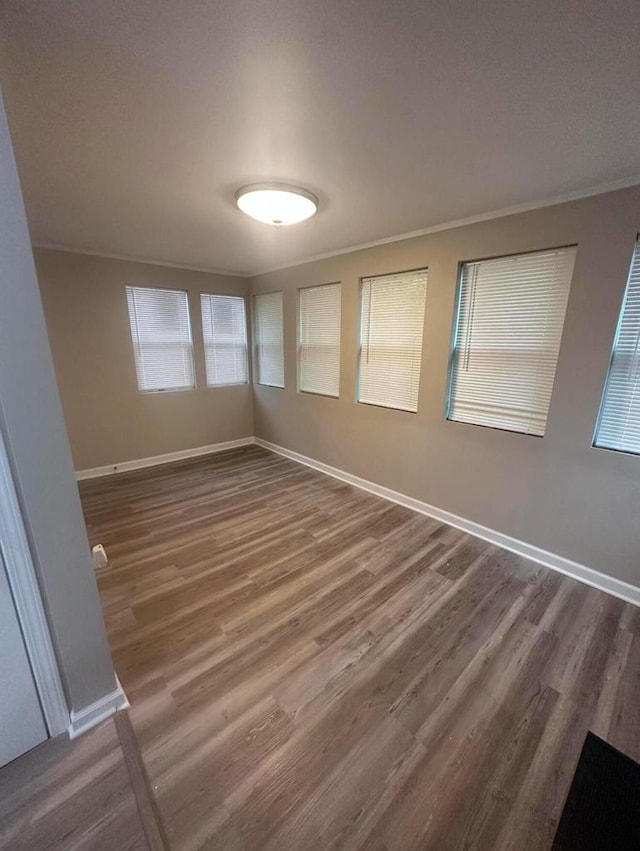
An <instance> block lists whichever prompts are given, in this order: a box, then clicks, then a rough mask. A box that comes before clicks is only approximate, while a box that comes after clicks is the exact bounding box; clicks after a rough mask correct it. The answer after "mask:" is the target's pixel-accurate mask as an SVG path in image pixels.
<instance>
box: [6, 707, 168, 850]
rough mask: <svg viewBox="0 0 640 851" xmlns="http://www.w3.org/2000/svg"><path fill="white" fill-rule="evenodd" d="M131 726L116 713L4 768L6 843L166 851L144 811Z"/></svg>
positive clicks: (30, 846) (35, 847) (13, 846)
mask: <svg viewBox="0 0 640 851" xmlns="http://www.w3.org/2000/svg"><path fill="white" fill-rule="evenodd" d="M118 728H119V729H118ZM129 729H130V724H129V721H128V719H127V714H126V713H124V712H123V713H118V716H117V722H115V723H114V720H113V719H109V720H108V721H105V722H104V723H103V724H101V725H100V726H99V727H97V728H96V729H95V730H92V731H91V732H90V733H88V734H86V735H85V736H82V737H81V738H79V739H76V740H75V741H69V739H68V737H67V736H65V735H63V736H58V737H57V738H56V739H52V740H50V741H48V742H44V744H42V745H40V746H39V747H37V748H34V750H32V751H29V753H27V754H25V755H24V756H22V757H20V759H17V760H14V761H13V762H11V763H9V765H6V766H4V767H3V768H2V769H0V848H2V849H7V851H9V849H10V851H98V849H100V851H102V849H109V851H111V849H113V851H167V849H168V845H166V844H162V835H161V828H160V827H159V826H158V824H157V822H156V821H155V817H154V816H153V815H150V814H146V816H145V814H142V813H141V810H140V802H141V800H145V799H146V798H147V797H148V792H147V790H146V789H145V788H144V786H145V781H144V769H143V768H141V766H140V761H139V760H138V759H137V756H136V753H135V750H132V749H131V747H130V746H129V745H128V743H127V741H126V740H125V741H123V734H126V733H127V731H128V730H129ZM120 731H122V732H120ZM119 733H120V735H119ZM121 742H122V745H121ZM134 781H135V782H134Z"/></svg>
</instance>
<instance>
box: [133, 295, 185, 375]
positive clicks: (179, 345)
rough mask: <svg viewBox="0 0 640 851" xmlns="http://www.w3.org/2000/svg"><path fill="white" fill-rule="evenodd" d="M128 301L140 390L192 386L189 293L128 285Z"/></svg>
mask: <svg viewBox="0 0 640 851" xmlns="http://www.w3.org/2000/svg"><path fill="white" fill-rule="evenodd" d="M127 304H128V306H129V322H130V324H131V339H132V341H133V351H134V355H135V362H136V374H137V376H138V387H139V388H140V390H143V391H147V392H152V391H159V390H189V389H192V388H193V387H194V386H195V380H194V371H193V344H192V342H191V325H190V323H189V302H188V299H187V294H186V292H184V290H160V289H152V288H150V287H127Z"/></svg>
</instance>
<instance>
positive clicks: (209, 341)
mask: <svg viewBox="0 0 640 851" xmlns="http://www.w3.org/2000/svg"><path fill="white" fill-rule="evenodd" d="M200 308H201V310H202V336H203V339H204V358H205V366H206V371H207V387H220V386H222V385H225V384H226V385H229V384H246V383H247V381H248V380H249V372H248V367H247V320H246V315H245V306H244V298H242V296H236V295H208V294H206V293H202V294H201V295H200Z"/></svg>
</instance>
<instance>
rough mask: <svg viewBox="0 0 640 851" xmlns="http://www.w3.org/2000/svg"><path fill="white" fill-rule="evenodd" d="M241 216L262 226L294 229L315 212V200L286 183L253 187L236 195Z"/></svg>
mask: <svg viewBox="0 0 640 851" xmlns="http://www.w3.org/2000/svg"><path fill="white" fill-rule="evenodd" d="M236 203H237V204H238V207H239V208H240V209H241V210H242V212H243V213H246V214H247V216H251V218H252V219H257V221H259V222H264V224H266V225H275V226H276V227H280V226H281V225H295V224H297V223H298V222H303V221H304V220H305V219H308V218H310V216H313V214H314V213H315V212H316V210H317V209H318V199H317V198H316V196H315V195H312V194H311V192H307V190H306V189H300V187H299V186H288V185H287V184H286V183H254V184H252V185H251V186H243V187H242V189H238V191H237V192H236Z"/></svg>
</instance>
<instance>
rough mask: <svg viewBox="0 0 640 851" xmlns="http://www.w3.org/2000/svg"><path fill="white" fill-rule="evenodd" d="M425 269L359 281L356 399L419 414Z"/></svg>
mask: <svg viewBox="0 0 640 851" xmlns="http://www.w3.org/2000/svg"><path fill="white" fill-rule="evenodd" d="M426 295H427V270H426V269H420V270H418V271H416V272H402V273H399V274H397V275H382V276H380V277H376V278H363V280H362V293H361V303H360V363H359V377H358V401H359V402H364V403H366V404H369V405H381V406H383V407H385V408H397V409H399V410H401V411H417V410H418V388H419V383H420V364H421V360H422V333H423V326H424V308H425V300H426Z"/></svg>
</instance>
